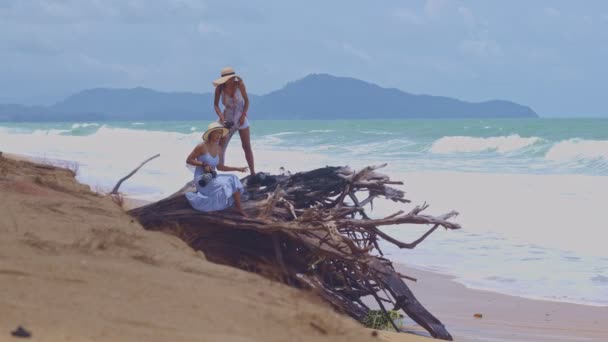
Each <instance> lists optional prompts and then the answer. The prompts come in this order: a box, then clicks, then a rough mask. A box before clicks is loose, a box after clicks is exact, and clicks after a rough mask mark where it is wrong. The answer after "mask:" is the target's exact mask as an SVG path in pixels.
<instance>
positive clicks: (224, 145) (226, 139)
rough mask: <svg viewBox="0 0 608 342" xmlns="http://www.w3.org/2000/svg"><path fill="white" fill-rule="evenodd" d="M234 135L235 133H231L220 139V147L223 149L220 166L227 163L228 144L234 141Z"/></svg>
mask: <svg viewBox="0 0 608 342" xmlns="http://www.w3.org/2000/svg"><path fill="white" fill-rule="evenodd" d="M233 134H234V131H230V132H229V133H228V135H226V136H225V137H222V139H220V146H221V147H222V153H221V155H220V164H225V162H226V160H225V159H226V150H227V149H228V144H229V143H230V139H232V135H233Z"/></svg>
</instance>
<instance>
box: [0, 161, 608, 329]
mask: <svg viewBox="0 0 608 342" xmlns="http://www.w3.org/2000/svg"><path fill="white" fill-rule="evenodd" d="M0 195H1V196H0V198H1V200H0V201H1V206H0V217H1V218H0V340H10V339H11V337H10V331H12V330H14V329H15V328H16V327H17V326H19V325H22V326H23V327H25V328H26V329H28V330H30V331H31V332H32V333H33V337H34V339H33V340H36V341H70V340H71V341H133V340H146V341H171V340H180V341H190V340H192V341H195V340H196V341H258V340H259V341H287V340H293V341H347V340H348V341H368V340H378V339H377V338H376V337H374V336H372V331H370V330H369V329H365V328H363V327H361V326H360V325H359V324H357V323H356V322H354V321H353V320H352V319H350V318H348V317H344V316H341V315H339V314H337V313H335V312H334V311H333V310H332V309H331V308H330V307H329V306H328V305H326V304H325V303H322V302H321V301H320V300H318V299H317V298H315V297H313V296H312V295H310V294H308V293H306V292H302V291H298V290H295V289H292V288H289V287H287V286H284V285H281V284H278V283H274V282H271V281H269V280H267V279H264V278H262V277H259V276H257V275H255V274H251V273H247V272H243V271H240V270H237V269H232V268H228V267H224V266H220V265H215V264H212V263H209V262H207V261H206V260H205V258H204V255H203V254H202V253H200V252H194V251H193V250H191V249H190V248H189V247H188V246H187V245H186V244H185V243H183V242H182V241H181V240H178V239H177V238H174V237H172V236H168V235H166V234H163V233H155V232H149V231H145V230H144V229H143V228H142V227H141V226H140V225H139V224H138V223H137V222H134V221H133V220H132V219H131V218H130V217H129V216H128V215H127V214H126V213H124V211H123V210H122V209H121V208H119V207H118V206H117V205H116V204H115V203H113V202H112V201H111V200H110V199H109V198H107V197H102V196H99V195H96V194H94V193H92V192H91V191H90V189H89V188H88V186H85V185H82V184H79V183H77V182H76V181H75V180H74V177H73V173H71V172H70V171H68V170H62V169H57V168H54V167H49V166H44V165H37V164H33V163H30V162H27V161H24V160H15V159H8V158H6V155H4V157H2V158H0ZM414 252H415V251H414ZM398 267H399V268H400V269H401V271H402V272H403V273H406V274H408V275H410V276H413V277H416V278H418V282H408V285H409V286H410V287H411V289H412V291H413V292H414V293H415V295H416V296H417V297H418V299H419V300H420V301H421V302H422V303H423V304H424V305H425V307H426V308H427V309H429V310H430V311H431V312H432V313H433V314H434V315H436V316H437V317H438V318H439V319H440V320H441V321H442V322H443V323H444V324H445V325H446V327H447V328H448V330H449V331H450V332H451V333H452V335H453V336H454V338H455V340H456V341H605V340H607V339H608V308H606V307H592V306H584V305H575V304H565V303H557V302H549V301H537V300H530V299H524V298H519V297H512V296H506V295H501V294H497V293H493V292H487V291H477V290H471V289H467V288H466V287H464V286H462V285H460V284H458V283H456V282H454V281H452V280H451V278H450V277H447V276H444V275H440V274H436V273H432V272H428V271H422V270H419V269H414V268H411V267H408V266H403V265H398ZM476 313H480V314H482V315H483V317H482V318H475V317H474V314H476ZM405 323H406V324H407V325H408V327H407V328H408V329H411V330H413V331H415V332H418V333H419V334H421V335H425V334H426V333H425V332H424V331H422V330H421V329H419V328H417V327H416V326H409V325H411V324H413V322H412V321H411V320H409V319H406V320H405ZM379 337H380V338H382V339H383V340H386V341H423V340H428V339H426V338H423V337H419V336H415V335H413V334H395V333H386V332H382V333H380V334H379Z"/></svg>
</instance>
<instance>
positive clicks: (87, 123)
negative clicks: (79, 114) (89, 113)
mask: <svg viewBox="0 0 608 342" xmlns="http://www.w3.org/2000/svg"><path fill="white" fill-rule="evenodd" d="M96 126H99V124H98V123H96V122H90V123H89V122H82V123H79V122H78V123H75V124H73V125H72V129H77V128H84V127H96Z"/></svg>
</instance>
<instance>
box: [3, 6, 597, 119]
mask: <svg viewBox="0 0 608 342" xmlns="http://www.w3.org/2000/svg"><path fill="white" fill-rule="evenodd" d="M606 61H608V1H603V0H598V1H592V0H587V1H569V0H568V1H562V0H552V1H544V0H536V1H523V0H511V1H487V0H471V1H464V0H463V1H457V0H411V1H388V0H377V1H359V0H350V1H327V0H325V1H316V0H310V1H280V0H264V1H258V0H245V1H241V0H228V1H226V0H224V1H211V0H0V103H8V102H14V103H22V104H29V105H35V104H43V105H46V104H51V103H53V102H55V101H58V100H60V99H62V98H64V97H66V96H67V95H70V94H73V93H75V92H78V91H80V90H83V89H88V88H95V87H112V88H131V87H138V86H142V87H147V88H152V89H156V90H161V91H191V92H210V91H212V89H213V87H212V85H211V81H212V80H213V79H215V78H217V77H218V75H219V71H220V69H221V68H222V67H224V66H233V67H234V68H235V69H236V71H237V73H239V74H240V75H241V76H242V77H243V79H244V80H245V82H246V84H247V87H248V90H249V92H251V93H254V94H265V93H268V92H270V91H272V90H276V89H279V88H281V87H282V86H284V85H285V84H286V83H287V82H290V81H294V80H297V79H300V78H302V77H304V76H306V75H308V74H310V73H329V74H332V75H336V76H347V77H353V78H358V79H362V80H365V81H368V82H372V83H376V84H378V85H380V86H383V87H391V88H398V89H401V90H403V91H406V92H409V93H414V94H429V95H441V96H449V97H455V98H459V99H462V100H465V101H485V100H491V99H505V100H511V101H514V102H517V103H520V104H524V105H528V106H530V107H532V108H533V109H534V110H535V111H536V112H537V113H539V114H540V115H541V116H543V117H589V116H603V117H608V106H606V104H605V98H606V96H605V94H606V86H605V84H606V80H608V68H607V67H606Z"/></svg>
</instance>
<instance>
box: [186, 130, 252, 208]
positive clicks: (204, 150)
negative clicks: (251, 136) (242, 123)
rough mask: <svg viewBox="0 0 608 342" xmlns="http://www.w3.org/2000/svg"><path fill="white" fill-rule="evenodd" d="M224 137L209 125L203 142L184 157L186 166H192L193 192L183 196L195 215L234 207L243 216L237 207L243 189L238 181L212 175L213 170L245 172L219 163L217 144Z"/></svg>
mask: <svg viewBox="0 0 608 342" xmlns="http://www.w3.org/2000/svg"><path fill="white" fill-rule="evenodd" d="M227 134H228V129H226V128H224V126H223V125H221V124H220V123H217V122H212V123H211V124H209V126H208V128H207V131H206V132H205V134H203V142H202V143H200V144H198V145H197V146H196V147H195V148H194V150H192V152H191V153H190V155H188V158H187V159H186V163H188V164H189V165H193V166H196V169H195V170H194V184H195V185H196V192H189V193H186V198H187V199H188V202H190V205H191V206H192V207H193V208H194V209H196V210H199V211H206V212H208V211H219V210H224V209H226V208H229V207H232V206H233V205H234V207H235V208H236V210H237V211H238V212H239V213H240V214H241V215H243V216H247V215H246V214H245V212H244V211H243V209H242V207H241V194H242V193H243V192H244V188H243V185H242V184H241V181H240V180H239V178H238V177H237V176H235V175H232V174H217V173H216V172H215V170H218V171H239V172H247V167H232V166H226V165H224V163H223V162H222V161H221V160H220V155H221V154H222V150H223V149H222V146H221V145H220V140H221V139H222V137H225V136H226V135H227ZM211 174H213V176H211Z"/></svg>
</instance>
